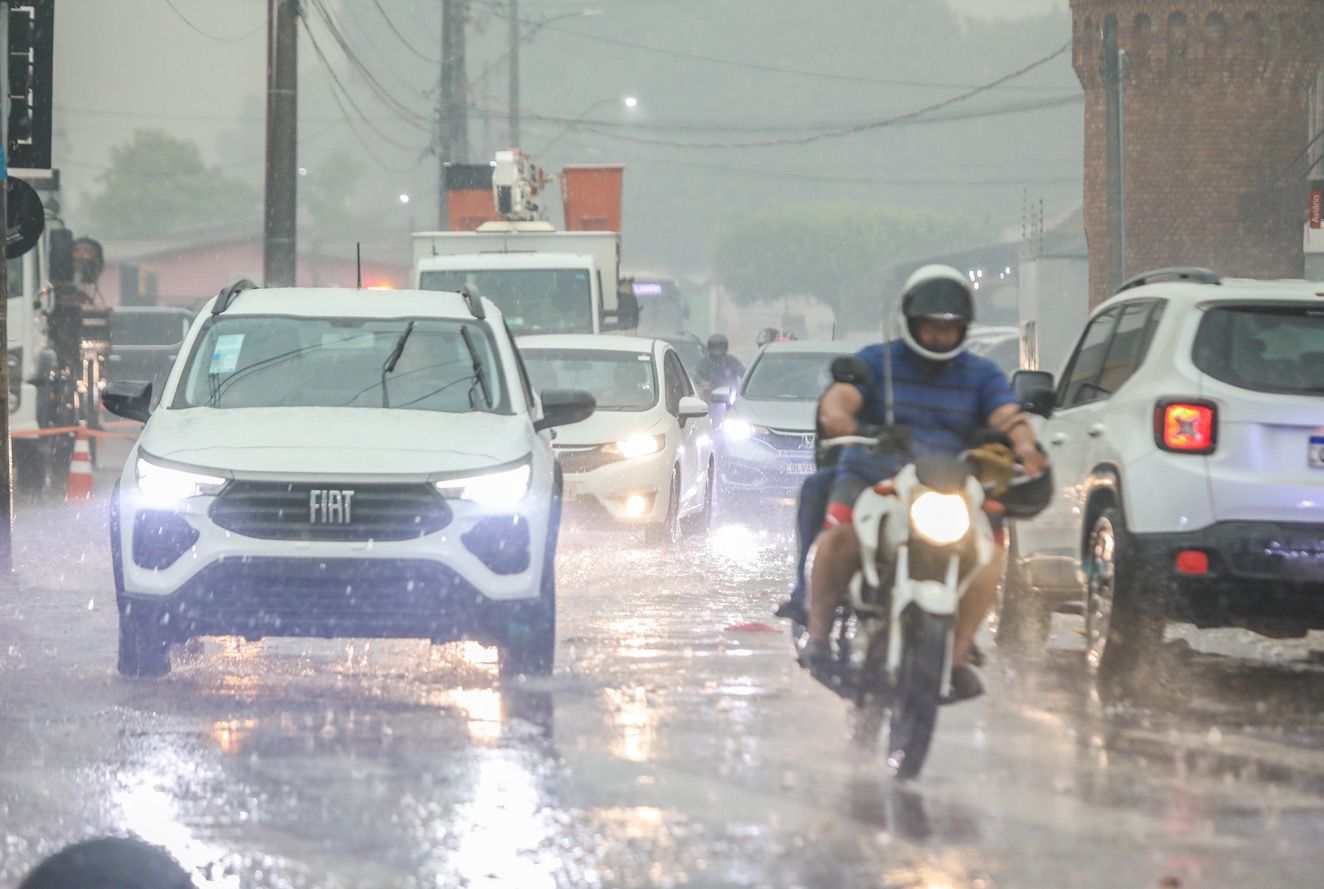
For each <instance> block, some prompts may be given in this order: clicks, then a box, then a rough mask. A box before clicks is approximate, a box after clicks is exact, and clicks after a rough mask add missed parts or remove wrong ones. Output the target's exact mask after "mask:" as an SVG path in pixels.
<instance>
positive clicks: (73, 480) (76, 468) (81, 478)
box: [64, 426, 92, 503]
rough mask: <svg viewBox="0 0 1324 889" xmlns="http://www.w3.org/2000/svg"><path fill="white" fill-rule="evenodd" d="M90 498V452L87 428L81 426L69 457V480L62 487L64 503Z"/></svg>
mask: <svg viewBox="0 0 1324 889" xmlns="http://www.w3.org/2000/svg"><path fill="white" fill-rule="evenodd" d="M91 499H92V452H91V451H90V450H89V449H88V447H87V430H85V429H84V428H82V427H81V426H80V427H79V429H78V437H77V439H75V441H74V453H73V456H71V457H70V458H69V481H68V483H67V484H66V485H65V488H64V502H65V503H81V502H82V501H84V500H91Z"/></svg>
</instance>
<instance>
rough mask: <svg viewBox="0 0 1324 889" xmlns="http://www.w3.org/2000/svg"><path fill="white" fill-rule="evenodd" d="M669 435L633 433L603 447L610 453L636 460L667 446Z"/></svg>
mask: <svg viewBox="0 0 1324 889" xmlns="http://www.w3.org/2000/svg"><path fill="white" fill-rule="evenodd" d="M666 444H667V437H666V436H665V435H644V434H643V433H639V434H638V435H631V436H630V437H629V438H623V439H621V440H620V441H616V442H612V443H611V444H609V445H607V446H606V447H604V448H603V450H604V451H606V452H607V453H608V454H612V455H614V456H617V457H622V458H624V459H626V460H634V459H636V458H638V457H647V456H650V455H652V454H656V453H657V452H658V451H660V450H662V449H663V448H664V447H666Z"/></svg>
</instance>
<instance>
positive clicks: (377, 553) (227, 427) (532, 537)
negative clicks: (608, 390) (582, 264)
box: [103, 282, 593, 676]
mask: <svg viewBox="0 0 1324 889" xmlns="http://www.w3.org/2000/svg"><path fill="white" fill-rule="evenodd" d="M103 403H104V405H105V406H106V408H107V409H109V410H111V411H112V412H114V413H117V414H119V415H121V416H126V417H130V418H134V419H139V420H144V421H145V422H146V425H145V426H144V428H143V430H142V434H141V436H140V437H139V439H138V441H137V442H136V443H135V445H134V447H133V450H132V451H131V452H130V454H129V458H128V461H127V463H126V464H125V467H124V471H123V474H122V475H121V477H120V480H119V482H118V483H117V484H116V486H115V492H114V495H113V497H112V500H111V520H110V530H111V545H112V555H113V559H114V569H115V586H116V592H117V595H118V601H119V614H120V634H119V640H120V641H119V671H120V673H122V674H123V675H126V676H159V675H162V674H164V673H166V672H167V671H168V670H169V669H170V645H171V644H172V643H178V642H183V641H185V640H187V639H189V638H192V637H195V636H208V635H239V636H244V637H247V638H249V639H258V638H261V637H263V636H313V637H328V638H329V637H342V636H367V637H417V638H425V639H431V640H433V641H436V642H449V641H454V640H459V639H473V640H477V641H480V642H484V643H486V644H492V645H496V646H497V647H498V649H499V653H500V664H501V669H502V672H503V674H506V675H510V674H512V673H545V672H548V671H550V669H551V666H552V658H553V653H554V645H555V614H556V603H555V583H554V575H553V556H554V552H555V547H556V537H557V529H558V527H559V521H560V488H561V480H560V474H559V472H558V470H557V468H556V463H555V460H554V459H553V455H552V450H551V442H550V436H551V432H550V428H551V427H552V426H556V425H561V424H566V423H573V422H577V421H579V420H583V419H585V418H586V417H588V416H589V415H590V414H591V413H592V408H593V403H592V398H591V396H589V395H587V394H586V393H583V392H579V393H572V392H544V393H543V395H542V397H541V399H540V398H539V397H538V396H537V395H535V394H534V393H533V392H532V390H531V388H530V386H529V384H528V379H527V377H526V375H525V373H524V371H523V368H522V366H521V364H520V361H519V356H518V353H517V352H516V350H515V348H514V343H513V340H512V338H511V336H510V334H509V332H508V330H507V329H506V327H505V324H504V322H503V321H502V318H501V314H500V312H499V311H498V310H497V309H496V307H495V306H493V305H492V304H491V303H490V302H487V301H486V300H482V299H480V298H478V297H476V296H475V295H473V294H472V293H470V292H466V293H464V294H463V295H461V294H450V293H437V292H428V293H423V292H415V291H396V292H391V293H381V292H377V291H370V290H345V289H311V288H291V289H260V288H256V287H254V286H253V285H252V284H250V283H248V282H239V283H237V284H234V285H231V286H229V287H227V288H226V289H225V290H223V291H221V293H220V294H219V295H218V296H217V297H216V298H215V299H213V300H212V301H211V302H210V303H208V304H207V306H206V307H205V308H204V309H203V311H202V312H201V314H200V315H199V316H198V319H197V320H196V321H195V322H194V324H193V326H192V328H191V329H190V330H189V333H188V335H187V336H186V337H185V340H184V342H183V344H182V346H181V349H180V353H179V357H178V358H177V360H176V361H175V364H174V367H173V368H172V369H171V371H170V374H169V376H168V377H167V378H166V381H165V385H164V391H163V392H162V397H161V399H160V403H159V406H157V407H156V408H155V409H154V410H149V406H150V405H151V404H152V397H151V385H150V384H148V383H131V382H116V383H114V384H112V385H111V386H110V387H108V388H107V390H106V392H105V394H104V396H103Z"/></svg>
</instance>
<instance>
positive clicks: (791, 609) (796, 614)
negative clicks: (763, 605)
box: [773, 599, 809, 626]
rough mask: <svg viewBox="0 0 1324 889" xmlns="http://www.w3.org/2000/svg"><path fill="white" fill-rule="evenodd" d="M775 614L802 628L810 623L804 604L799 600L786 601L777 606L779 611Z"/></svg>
mask: <svg viewBox="0 0 1324 889" xmlns="http://www.w3.org/2000/svg"><path fill="white" fill-rule="evenodd" d="M773 614H774V615H775V616H777V617H784V618H786V619H787V620H789V621H792V622H793V623H797V624H799V625H800V626H804V625H805V624H807V623H809V613H808V612H807V611H805V605H804V603H803V602H801V601H799V600H797V599H787V600H785V601H784V602H782V603H781V604H780V605H778V606H777V610H776V611H774V612H773Z"/></svg>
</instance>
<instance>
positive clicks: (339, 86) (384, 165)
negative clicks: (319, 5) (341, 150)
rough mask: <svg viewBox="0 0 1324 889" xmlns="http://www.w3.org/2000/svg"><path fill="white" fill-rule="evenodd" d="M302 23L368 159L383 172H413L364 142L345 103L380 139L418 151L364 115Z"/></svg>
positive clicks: (341, 108)
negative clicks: (384, 159)
mask: <svg viewBox="0 0 1324 889" xmlns="http://www.w3.org/2000/svg"><path fill="white" fill-rule="evenodd" d="M302 21H303V29H304V32H305V33H307V35H308V42H309V43H310V44H311V45H312V47H313V53H314V54H315V55H316V56H317V58H318V60H319V61H320V62H321V63H322V68H323V69H324V70H325V71H326V73H327V75H328V76H329V77H330V78H331V82H332V84H334V86H333V88H332V90H331V98H332V99H333V100H334V101H335V103H336V107H337V108H339V109H340V113H341V115H342V116H343V117H344V119H345V122H346V123H347V124H349V131H350V132H351V133H353V134H354V138H355V139H356V140H357V141H358V143H359V144H360V145H362V146H363V150H364V151H366V152H367V153H368V157H369V158H370V159H371V160H372V161H373V163H375V164H377V166H379V167H381V168H382V169H383V170H386V171H387V172H389V173H408V172H411V169H408V168H406V169H400V168H397V167H392V166H391V165H389V164H387V163H386V162H385V161H383V160H382V159H381V158H379V157H378V156H377V153H376V152H375V151H373V150H372V147H371V146H370V145H368V143H367V142H366V141H365V140H364V138H363V135H362V134H361V133H360V132H359V131H358V128H357V127H355V126H354V122H353V119H352V118H351V116H350V113H349V110H348V109H347V108H346V107H345V102H348V103H349V104H350V106H352V107H353V108H354V110H355V111H356V112H358V115H359V118H360V119H362V120H363V122H364V123H366V124H367V125H368V126H369V128H371V129H372V131H373V132H375V133H376V134H377V135H378V136H379V137H381V138H382V139H384V140H386V141H387V142H389V143H391V144H392V145H394V146H396V147H397V148H401V149H405V150H409V151H414V150H417V149H416V148H414V147H412V146H409V145H405V144H403V143H401V142H397V141H396V140H394V139H392V138H391V137H390V136H387V135H386V134H385V133H383V132H382V131H381V130H379V129H378V128H377V127H376V126H375V125H374V124H373V123H372V121H370V120H368V118H367V116H366V115H364V113H363V109H361V108H359V106H358V104H357V103H356V102H355V101H354V97H353V96H351V95H350V94H349V91H348V90H346V89H345V85H344V84H343V83H341V81H340V78H339V77H338V76H337V75H336V72H335V69H334V68H333V67H332V66H331V63H330V61H328V60H327V57H326V54H325V53H324V52H322V48H321V47H320V46H318V44H317V38H316V37H315V36H314V35H313V29H312V27H311V26H310V25H309V24H308V20H307V19H306V18H304V19H302ZM337 90H339V92H337ZM342 95H343V97H344V100H343V101H342V98H341V96H342ZM420 156H421V154H420ZM415 166H417V164H415Z"/></svg>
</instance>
